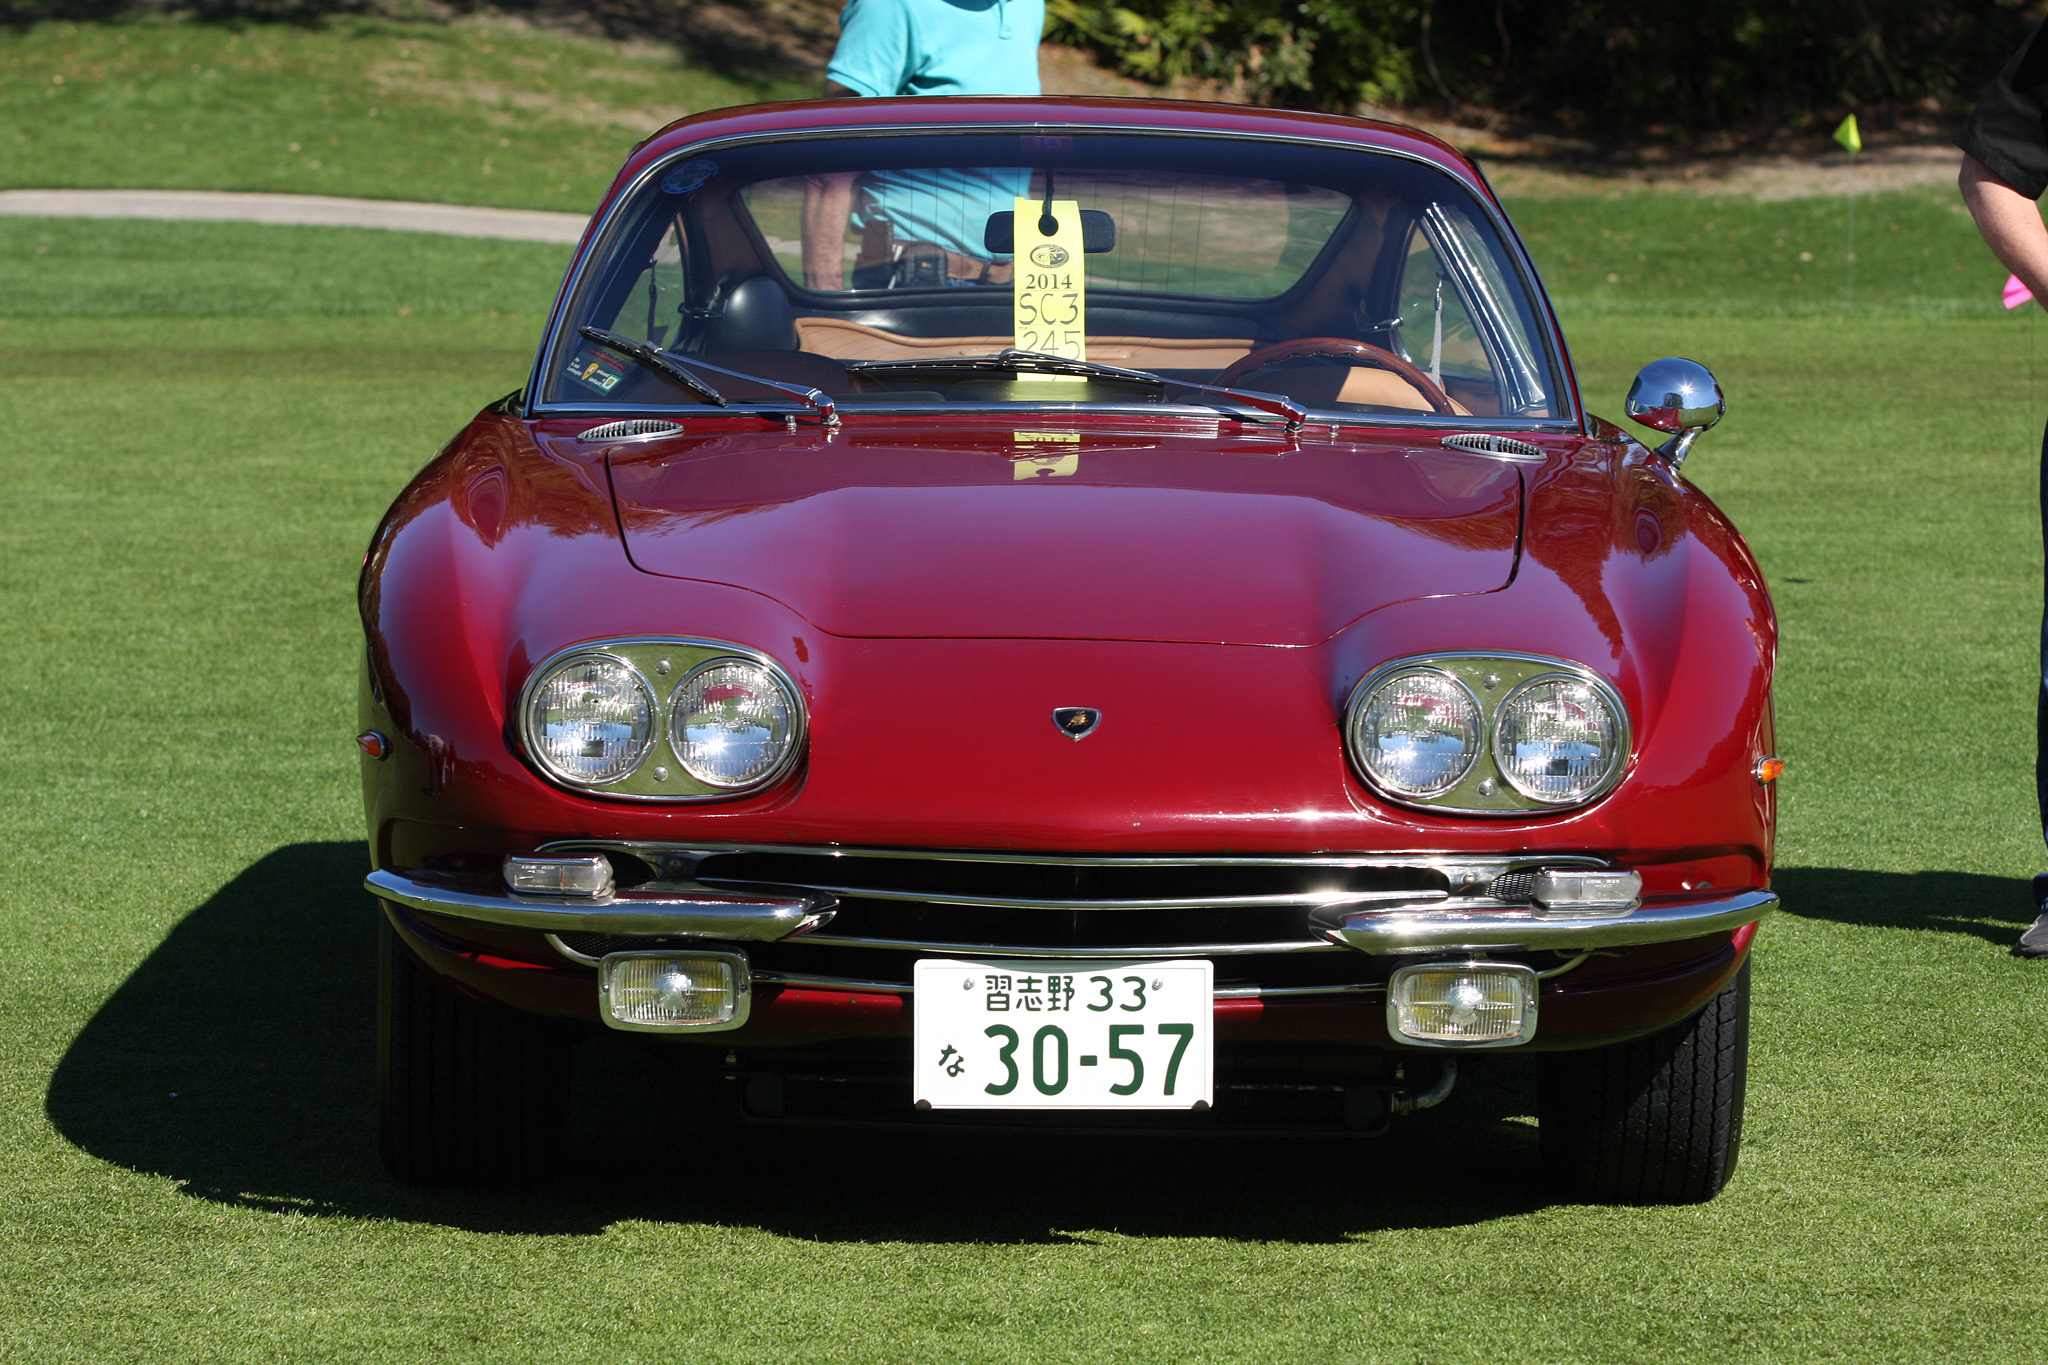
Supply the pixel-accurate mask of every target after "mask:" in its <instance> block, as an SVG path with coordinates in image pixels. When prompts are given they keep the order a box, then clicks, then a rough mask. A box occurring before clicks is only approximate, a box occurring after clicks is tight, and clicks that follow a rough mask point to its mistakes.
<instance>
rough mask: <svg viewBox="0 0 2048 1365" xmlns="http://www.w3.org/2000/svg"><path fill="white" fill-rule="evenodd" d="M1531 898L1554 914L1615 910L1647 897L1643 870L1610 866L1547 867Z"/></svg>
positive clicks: (1630, 905)
mask: <svg viewBox="0 0 2048 1365" xmlns="http://www.w3.org/2000/svg"><path fill="white" fill-rule="evenodd" d="M1529 898H1530V899H1531V900H1533V901H1535V902H1536V904H1537V905H1538V906H1539V907H1541V908H1542V909H1543V910H1544V911H1545V912H1546V913H1548V914H1553V915H1559V914H1563V915H1572V914H1614V913H1618V912H1621V911H1627V910H1633V909H1635V908H1636V905H1637V903H1638V902H1640V901H1641V900H1642V898H1643V874H1642V873H1640V872H1628V871H1622V870H1616V869H1609V868H1580V867H1569V868H1567V867H1546V868H1544V869H1543V870H1542V871H1541V872H1538V873H1537V874H1536V883H1535V885H1534V886H1533V887H1532V888H1531V889H1530V892H1529Z"/></svg>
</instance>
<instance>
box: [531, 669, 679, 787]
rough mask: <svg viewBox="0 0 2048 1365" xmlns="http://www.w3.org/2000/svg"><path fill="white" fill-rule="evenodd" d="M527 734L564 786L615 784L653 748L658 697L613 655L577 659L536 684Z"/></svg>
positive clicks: (537, 754) (540, 758)
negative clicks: (571, 784)
mask: <svg viewBox="0 0 2048 1365" xmlns="http://www.w3.org/2000/svg"><path fill="white" fill-rule="evenodd" d="M526 733H527V736H528V741H529V744H530V746H531V748H532V751H533V757H534V759H535V761H537V762H538V763H539V764H540V765H541V766H542V767H544V768H546V769H547V770H548V771H549V772H550V773H552V774H553V775H554V776H556V777H559V778H561V779H562V780H563V781H564V782H573V783H576V784H577V785H579V786H586V787H589V786H601V785H603V784H604V783H607V782H616V781H618V780H619V779H620V778H622V777H624V776H626V775H627V774H628V773H630V772H632V771H633V769H635V768H637V767H639V766H640V760H641V759H643V758H645V757H647V751H648V749H649V748H651V747H653V744H654V695H653V694H652V693H651V692H649V691H648V690H647V684H645V683H643V682H641V681H640V675H639V674H637V673H635V672H634V671H633V670H632V668H631V667H629V666H628V665H626V664H625V663H622V662H621V661H619V660H617V659H614V658H612V657H611V656H610V655H606V654H584V655H578V656H575V657H572V658H569V659H565V660H563V661H562V662H561V663H558V664H556V665H555V666H554V667H553V668H551V669H549V670H548V671H547V673H546V674H545V675H544V676H542V678H541V679H540V681H539V682H538V683H536V684H535V685H534V688H533V690H532V692H531V694H530V699H529V700H528V702H527V706H526Z"/></svg>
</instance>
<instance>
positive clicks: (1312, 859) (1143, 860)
mask: <svg viewBox="0 0 2048 1365" xmlns="http://www.w3.org/2000/svg"><path fill="white" fill-rule="evenodd" d="M1433 657H1445V656H1433ZM1486 657H1489V658H1497V657H1502V656H1498V655H1488V656H1486ZM1545 662H1546V663H1547V662H1550V661H1549V660H1545ZM572 848H590V849H616V850H618V851H619V852H621V853H630V854H633V855H635V856H636V857H641V858H644V859H646V860H648V861H654V860H656V859H660V858H671V859H687V860H689V862H690V865H692V866H694V865H695V864H696V863H697V862H700V861H702V860H703V859H705V858H710V857H715V856H717V855H718V854H722V853H786V854H789V855H791V856H793V857H818V858H875V859H899V860H903V861H909V862H929V863H1022V864H1027V865H1031V866H1037V867H1288V868H1306V867H1328V868H1337V869H1360V868H1370V867H1385V868H1401V869H1422V870H1425V871H1442V872H1444V873H1446V874H1447V875H1449V874H1459V873H1462V874H1463V876H1462V877H1460V876H1457V875H1452V876H1451V880H1452V881H1463V882H1466V883H1471V882H1480V883H1484V882H1487V881H1491V880H1492V879H1493V878H1495V877H1497V876H1500V875H1501V874H1502V873H1504V872H1514V871H1533V870H1535V869H1536V868H1538V867H1543V866H1557V867H1587V868H1600V867H1607V866H1609V864H1608V863H1607V862H1605V861H1604V860H1602V859H1600V858H1594V857H1589V856H1587V855H1585V854H1576V853H1541V852H1530V853H1418V852H1388V853H1303V854H1286V853H1271V854H1235V853H1231V854H1217V855H1205V854H1199V853H1186V854H1182V853H1162V854H1153V853H1132V854H1124V853H1004V852H991V851H988V850H982V849H952V848H934V849H923V848H866V847H861V846H858V845H846V844H751V843H699V842H675V843H670V842H666V841H663V840H657V839H557V840H555V841H554V842H553V843H550V844H544V845H542V846H541V847H540V848H539V849H537V850H536V851H537V852H540V853H551V852H554V851H556V850H559V849H572Z"/></svg>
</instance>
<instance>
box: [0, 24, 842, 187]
mask: <svg viewBox="0 0 2048 1365" xmlns="http://www.w3.org/2000/svg"><path fill="white" fill-rule="evenodd" d="M815 93H816V91H815V90H814V89H813V88H812V87H811V84H810V83H809V82H805V83H801V84H797V83H792V82H789V81H787V80H766V79H747V78H745V77H743V76H739V75H735V74H733V73H730V72H725V71H717V70H713V69H710V68H709V67H706V66H703V65H697V64H689V63H685V62H684V61H682V60H680V59H679V58H678V57H677V56H676V55H675V53H674V52H673V51H667V50H662V49H658V48H654V47H652V46H649V47H646V48H639V47H631V46H623V45H621V44H617V43H607V42H597V41H587V40H578V39H574V38H569V37H565V36H563V35H561V34H557V33H549V32H542V31H537V30H533V29H528V28H525V27H522V26H518V25H514V24H511V23H508V22H504V21H495V22H492V21H469V22H464V23H459V24H452V25H444V24H427V23H396V22H392V21H388V20H377V19H365V18H348V17H337V18H330V19H327V20H326V21H324V22H320V23H312V24H307V25H294V24H249V23H238V24H202V23H193V22H189V21H186V22H168V21H163V20H149V19H144V20H137V21H134V22H130V23H119V24H59V23H45V24H38V25H35V26H33V27H29V28H26V29H19V30H13V29H6V28H0V189H14V188H39V189H57V188H70V187H85V188H110V187H122V188H141V189H209V190H263V191H270V192H275V193H289V194H338V195H351V196H361V197H365V198H373V199H418V200H431V201H442V202H448V203H458V204H499V205H506V206H510V207H517V208H539V209H574V210H584V211H587V210H589V209H590V208H591V206H592V205H594V204H595V203H596V202H597V198H598V196H599V195H600V194H601V193H602V192H603V190H604V187H605V186H606V185H608V184H610V183H611V178H612V175H613V174H614V173H615V172H616V171H617V170H618V168H619V163H620V161H622V160H623V159H624V158H625V154H626V150H627V148H629V147H631V146H632V145H633V144H634V143H635V142H638V141H639V140H640V139H641V138H643V137H645V136H647V134H649V133H651V132H653V131H654V130H655V129H656V128H659V127H661V126H662V125H663V124H665V123H667V122H669V121H670V120H672V119H677V118H680V117H682V116H683V115H684V114H688V113H694V112H697V111H699V110H704V109H715V108H719V107H720V106H723V105H728V104H746V103H750V102H753V101H757V100H763V99H792V98H802V97H804V96H807V95H811V94H815Z"/></svg>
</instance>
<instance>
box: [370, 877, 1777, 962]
mask: <svg viewBox="0 0 2048 1365" xmlns="http://www.w3.org/2000/svg"><path fill="white" fill-rule="evenodd" d="M363 884H364V886H365V887H366V888H368V890H369V892H370V894H371V895H373V896H377V897H379V898H380V899H383V900H387V901H390V902H392V903H394V904H397V905H402V906H405V907H406V908H408V909H411V910H420V911H425V912H427V913H429V914H435V915H446V916H449V917H451V918H454V919H464V920H473V921H476V922H478V923H482V924H492V925H499V926H502V927H506V928H515V929H538V930H541V931H543V932H546V933H554V934H560V933H597V934H658V935H665V936H670V937H678V938H702V939H718V940H725V941H751V942H775V941H778V940H781V939H786V938H791V937H794V936H796V935H799V934H804V933H807V932H809V931H810V930H813V929H816V928H818V927H819V926H821V925H823V924H824V923H825V922H826V921H828V920H829V919H831V917H832V914H833V911H834V908H835V901H834V899H833V897H832V896H830V895H826V894H823V893H818V892H812V893H802V892H792V893H790V894H788V895H786V896H770V895H752V894H746V893H742V892H729V891H722V890H714V889H711V888H708V887H707V888H704V889H702V890H701V891H699V890H694V889H693V890H689V891H684V890H680V889H678V888H673V887H667V888H664V889H663V890H662V891H661V892H659V893H655V892H648V893H636V892H633V891H624V892H617V893H614V894H612V895H611V896H609V897H602V898H591V899H588V900H586V899H581V898H577V897H567V896H562V897H557V896H520V895H514V894H513V893H511V892H509V891H507V892H501V893H496V894H485V893H482V892H476V891H469V890H463V889H459V888H456V887H453V886H448V885H444V884H441V883H438V882H434V881H429V880H423V879H419V878H415V877H408V876H406V875H404V874H402V873H397V872H391V871H377V872H372V873H371V874H370V875H369V876H368V877H367V878H365V879H364V883H363ZM1777 908H1778V897H1777V895H1776V894H1775V893H1774V892H1770V891H1743V892H1736V893H1732V894H1728V895H1721V896H1696V897H1686V898H1683V899H1673V898H1661V899H1657V900H1653V901H1647V902H1645V903H1643V904H1641V905H1638V906H1636V907H1635V908H1633V909H1630V910H1626V911H1620V912H1615V913H1611V914H1610V913H1602V914H1559V913H1544V912H1543V911H1540V910H1537V909H1535V908H1533V907H1512V906H1495V907H1491V908H1474V909H1470V910H1453V909H1446V908H1444V907H1443V906H1442V904H1441V903H1440V902H1438V903H1435V904H1431V903H1424V904H1420V905H1407V906H1401V905H1391V906H1383V907H1378V908H1371V909H1359V908H1357V906H1356V905H1355V904H1354V905H1349V906H1328V907H1324V908H1322V909H1319V910H1315V911H1312V912H1310V914H1309V915H1308V918H1307V924H1306V928H1307V930H1308V934H1307V935H1306V936H1304V937H1303V938H1302V939H1300V940H1298V941H1288V942H1283V943H1256V944H1252V943H1246V944H1188V945H1159V944H1151V945H1134V946H1132V947H1129V948H1114V947H1090V948H1087V949H1084V950H1078V951H1074V950H1065V949H1061V948H1058V947H1042V948H1041V947H1029V948H1027V947H1022V946H1017V947H1008V946H1006V947H982V946H978V945H974V944H964V943H946V944H935V943H928V942H912V941H908V940H901V939H890V938H871V937H860V936H853V935H846V934H832V935H829V936H827V935H819V936H817V937H816V938H814V939H812V940H811V941H812V942H816V943H818V944H820V946H823V945H825V944H826V943H828V942H829V943H830V944H831V945H832V946H835V947H859V948H880V949H896V950H899V951H912V952H928V953H929V952H940V953H945V954H947V955H959V956H975V955H980V954H987V955H990V956H1004V957H1015V956H1020V955H1023V956H1030V957H1040V958H1050V959H1059V958H1062V957H1087V958H1097V959H1099V958H1116V957H1128V958H1143V957H1185V956H1203V957H1207V956H1224V955H1230V954H1236V953H1274V952H1283V953H1284V952H1316V951H1322V952H1330V951H1341V950H1342V949H1345V948H1352V949H1356V950H1358V951H1360V952H1364V953H1373V954H1400V953H1417V952H1456V951H1488V952H1501V951H1507V950H1512V949H1517V948H1526V949H1550V950H1555V951H1560V952H1567V953H1570V952H1590V951H1592V950H1594V949H1598V948H1623V947H1634V946H1639V945H1642V944H1647V943H1669V942H1675V941H1677V940H1680V939H1688V938H1700V937H1704V936H1705V935H1708V934H1716V933H1726V932H1728V931H1729V930H1732V929H1739V928H1741V927H1742V926H1743V925H1745V924H1752V923H1754V922H1756V921H1757V920H1760V919H1762V918H1763V917H1764V916H1766V915H1768V914H1770V913H1771V912H1772V911H1774V910H1776V909H1777Z"/></svg>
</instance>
